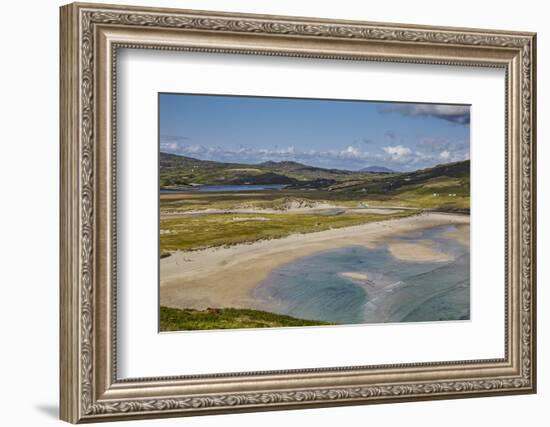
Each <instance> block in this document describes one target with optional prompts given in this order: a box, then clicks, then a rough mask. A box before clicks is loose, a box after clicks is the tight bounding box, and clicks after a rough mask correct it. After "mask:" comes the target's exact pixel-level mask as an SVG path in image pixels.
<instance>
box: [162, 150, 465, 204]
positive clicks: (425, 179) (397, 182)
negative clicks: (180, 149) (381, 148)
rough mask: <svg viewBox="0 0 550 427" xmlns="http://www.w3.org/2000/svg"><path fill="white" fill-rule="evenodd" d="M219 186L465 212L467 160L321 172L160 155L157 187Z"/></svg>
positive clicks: (283, 165)
mask: <svg viewBox="0 0 550 427" xmlns="http://www.w3.org/2000/svg"><path fill="white" fill-rule="evenodd" d="M223 184H226V185H231V184H232V185H244V184H285V185H287V187H286V190H288V191H291V190H295V191H298V190H319V191H322V192H328V193H330V194H331V195H330V197H329V196H327V197H326V198H327V199H334V198H337V199H344V198H349V199H352V200H356V199H359V198H361V199H369V200H371V201H375V202H376V201H378V202H380V203H382V204H384V203H387V202H391V203H393V204H396V203H397V204H399V203H402V204H403V205H404V206H405V205H410V206H411V205H412V206H417V205H418V206H422V207H454V208H468V207H469V200H470V161H469V160H465V161H461V162H454V163H447V164H442V165H437V166H434V167H432V168H427V169H421V170H417V171H414V172H403V173H397V172H394V173H387V172H365V171H347V170H338V169H323V168H319V167H314V166H307V165H304V164H301V163H297V162H291V161H283V162H273V161H269V162H264V163H259V164H254V165H250V164H240V163H222V162H214V161H208V160H198V159H193V158H191V157H185V156H178V155H174V154H166V153H160V186H161V188H165V189H170V188H178V187H187V186H196V185H223ZM312 196H313V195H312ZM316 198H318V197H316Z"/></svg>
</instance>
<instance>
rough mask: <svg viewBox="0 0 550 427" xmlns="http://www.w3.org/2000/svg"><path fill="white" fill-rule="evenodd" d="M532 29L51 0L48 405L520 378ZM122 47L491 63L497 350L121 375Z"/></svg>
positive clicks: (527, 279) (526, 347)
mask: <svg viewBox="0 0 550 427" xmlns="http://www.w3.org/2000/svg"><path fill="white" fill-rule="evenodd" d="M535 42H536V36H535V34H533V33H523V32H522V33H520V32H508V31H495V30H479V29H463V28H445V27H424V26H412V25H402V24H382V23H370V22H353V21H330V20H323V19H313V18H296V17H280V16H263V15H243V14H230V13H217V12H204V11H189V10H175V9H159V8H142V7H126V6H112V5H99V4H80V3H75V4H70V5H67V6H63V7H62V8H61V39H60V43H61V46H60V52H61V65H60V67H61V80H60V92H61V93H60V109H61V111H60V135H61V176H60V180H61V205H60V211H61V219H60V229H61V235H60V246H61V247H60V259H61V261H60V263H61V265H60V277H61V279H60V307H61V309H60V310H61V311H60V327H61V330H60V338H61V339H60V342H61V343H60V346H61V348H60V384H61V397H60V404H61V411H60V414H61V419H63V420H65V421H68V422H71V423H79V422H97V421H112V420H123V419H130V418H134V419H136V418H155V417H172V416H188V415H201V414H220V413H228V412H247V411H260V410H261V411H265V410H281V409H291V408H292V409H296V408H311V407H322V406H335V405H357V404H370V403H373V404H374V403H388V402H401V401H411V400H431V399H445V398H463V397H479V396H488V395H501V394H521V393H534V392H535V391H536V317H535V316H536V298H535V296H536V288H535V282H536V270H535V269H536V257H535V248H536V242H535V238H536V218H535V214H536V205H535V203H536V183H535V179H536V173H535V139H536V116H535V105H536V101H535V93H536V90H535V89H536V86H535V83H536V44H535ZM122 48H124V49H152V50H171V51H191V52H203V53H205V54H208V53H224V54H227V55H233V54H240V55H243V54H244V55H264V56H282V57H299V58H316V59H319V60H331V59H338V60H350V61H379V62H392V63H405V64H441V65H446V66H474V67H497V68H501V69H503V70H504V72H505V76H506V78H505V88H503V91H502V97H504V98H505V110H506V117H505V131H504V134H505V141H504V143H505V153H506V155H505V157H506V161H505V163H506V164H505V176H502V177H501V178H502V180H503V181H504V182H505V188H506V194H505V199H506V201H505V212H504V213H503V215H504V216H505V230H503V234H504V235H505V246H506V247H505V253H504V254H502V257H504V258H505V272H504V277H505V281H504V283H502V286H503V287H504V288H505V290H504V293H505V307H504V311H505V315H504V319H505V322H504V323H505V324H504V325H503V327H504V330H505V332H504V336H505V340H504V341H505V342H503V343H502V345H503V347H504V351H503V353H504V357H503V358H498V359H483V360H458V361H446V362H438V361H433V362H427V363H409V364H398V365H396V364H383V365H376V366H372V365H363V366H337V367H334V368H316V367H311V368H308V369H289V370H267V371H261V372H239V373H235V374H233V373H223V372H220V373H216V374H208V375H188V376H177V377H154V378H132V379H120V378H119V377H118V375H117V372H118V370H117V357H116V355H117V342H118V340H119V339H120V337H118V336H117V317H116V316H117V292H116V291H117V288H116V277H117V276H116V268H117V252H116V250H117V246H116V243H117V242H116V239H117V234H116V220H117V217H116V191H117V187H116V166H117V157H116V150H115V147H116V145H115V144H116V126H117V115H116V111H117V110H116V103H117V98H116V85H117V75H116V61H117V51H118V50H120V49H122ZM151 78H154V77H151ZM491 256H497V255H495V254H491ZM156 285H157V284H156V283H155V284H152V286H156ZM184 363H185V361H182V364H184Z"/></svg>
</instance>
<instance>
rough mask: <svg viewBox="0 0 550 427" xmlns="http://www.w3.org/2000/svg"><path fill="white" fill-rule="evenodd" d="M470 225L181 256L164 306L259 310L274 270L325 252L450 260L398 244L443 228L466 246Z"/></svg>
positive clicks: (292, 239)
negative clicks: (350, 249) (385, 251)
mask: <svg viewBox="0 0 550 427" xmlns="http://www.w3.org/2000/svg"><path fill="white" fill-rule="evenodd" d="M469 223H470V217H469V216H467V215H458V214H444V213H425V214H422V215H417V216H412V217H406V218H401V219H392V220H386V221H380V222H374V223H368V224H363V225H358V226H353V227H346V228H339V229H333V230H326V231H321V232H316V233H309V234H295V235H291V236H288V237H285V238H282V239H276V240H266V241H259V242H254V243H251V244H239V245H235V246H231V247H225V248H211V249H205V250H200V251H189V252H175V253H174V254H172V255H171V256H170V257H168V258H163V259H161V260H160V269H161V274H160V277H161V283H160V303H161V305H166V306H170V307H179V308H195V309H205V308H207V307H237V308H242V307H246V308H255V307H256V303H255V301H254V299H253V297H252V291H253V290H254V289H255V287H256V286H257V285H258V284H259V283H260V282H262V281H263V280H265V279H266V278H267V277H268V275H269V274H270V272H271V271H272V270H273V269H274V268H276V267H278V266H280V265H282V264H285V263H288V262H290V261H293V260H295V259H298V258H300V257H304V256H308V255H311V254H314V253H316V252H319V251H324V250H330V249H336V248H340V247H345V246H350V245H363V246H366V247H376V246H377V245H378V244H380V243H382V242H383V243H389V244H390V250H391V251H392V254H393V255H394V256H395V257H398V258H402V259H406V260H419V261H426V260H431V261H444V260H445V257H446V256H447V255H446V254H442V253H441V252H437V251H436V250H435V249H433V248H432V247H431V246H430V241H421V242H418V243H416V242H414V243H399V242H392V239H393V238H397V237H398V236H400V235H403V234H406V233H414V232H415V231H421V230H424V229H428V228H431V227H436V226H440V225H456V226H457V231H456V232H454V233H455V234H456V235H455V236H452V237H454V238H457V239H461V240H462V241H463V242H465V241H466V239H467V237H468V234H469V227H468V226H469ZM449 237H451V236H449ZM392 245H393V248H392Z"/></svg>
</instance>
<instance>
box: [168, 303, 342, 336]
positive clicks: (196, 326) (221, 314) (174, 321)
mask: <svg viewBox="0 0 550 427" xmlns="http://www.w3.org/2000/svg"><path fill="white" fill-rule="evenodd" d="M331 324H332V323H328V322H321V321H317V320H304V319H296V318H294V317H290V316H284V315H280V314H275V313H269V312H267V311H259V310H248V309H237V308H215V309H212V308H210V309H206V310H192V309H178V308H170V307H164V306H161V307H160V330H161V331H162V332H167V331H193V330H205V329H238V328H276V327H282V326H316V325H331Z"/></svg>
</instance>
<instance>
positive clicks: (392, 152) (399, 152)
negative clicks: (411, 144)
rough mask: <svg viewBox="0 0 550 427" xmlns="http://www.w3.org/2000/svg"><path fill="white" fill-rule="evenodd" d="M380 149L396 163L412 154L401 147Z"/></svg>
mask: <svg viewBox="0 0 550 427" xmlns="http://www.w3.org/2000/svg"><path fill="white" fill-rule="evenodd" d="M382 149H383V150H384V152H385V153H386V154H388V155H389V156H390V157H391V159H392V160H396V161H402V160H405V159H406V158H407V157H408V156H409V155H410V154H411V153H412V150H411V149H410V148H408V147H404V146H403V145H393V146H392V145H388V146H387V147H383V148H382Z"/></svg>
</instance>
